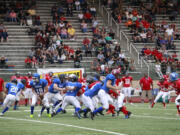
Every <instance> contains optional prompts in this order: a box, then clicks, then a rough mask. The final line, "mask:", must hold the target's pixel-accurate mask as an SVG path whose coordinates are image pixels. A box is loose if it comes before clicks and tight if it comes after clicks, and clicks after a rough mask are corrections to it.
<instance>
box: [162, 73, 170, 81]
mask: <svg viewBox="0 0 180 135" xmlns="http://www.w3.org/2000/svg"><path fill="white" fill-rule="evenodd" d="M163 78H164V80H165V81H169V73H166V75H163Z"/></svg>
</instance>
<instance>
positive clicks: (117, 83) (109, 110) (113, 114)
mask: <svg viewBox="0 0 180 135" xmlns="http://www.w3.org/2000/svg"><path fill="white" fill-rule="evenodd" d="M121 84H122V82H121V79H120V78H119V77H118V78H117V79H116V81H115V85H116V86H121ZM109 95H111V97H113V98H114V99H117V98H118V95H117V94H116V93H115V92H113V91H112V90H110V91H109ZM114 110H115V106H114V105H112V104H109V109H108V111H107V114H110V113H112V116H115V111H114Z"/></svg>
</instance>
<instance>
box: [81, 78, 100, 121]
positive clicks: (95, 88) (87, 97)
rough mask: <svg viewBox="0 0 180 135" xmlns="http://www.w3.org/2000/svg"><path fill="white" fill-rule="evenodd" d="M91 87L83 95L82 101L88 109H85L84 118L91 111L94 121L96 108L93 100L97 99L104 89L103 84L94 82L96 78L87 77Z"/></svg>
mask: <svg viewBox="0 0 180 135" xmlns="http://www.w3.org/2000/svg"><path fill="white" fill-rule="evenodd" d="M86 82H87V83H88V84H89V85H88V87H87V89H86V91H85V93H84V94H83V95H82V101H83V104H84V105H85V106H86V107H87V108H86V109H84V112H85V113H84V116H85V117H86V115H87V112H88V111H89V110H90V111H91V119H92V120H93V117H94V114H93V112H94V109H95V106H94V104H93V100H92V98H93V97H95V96H96V95H97V94H98V92H99V90H100V89H101V87H102V82H100V81H98V80H94V78H93V77H92V76H88V77H87V81H86Z"/></svg>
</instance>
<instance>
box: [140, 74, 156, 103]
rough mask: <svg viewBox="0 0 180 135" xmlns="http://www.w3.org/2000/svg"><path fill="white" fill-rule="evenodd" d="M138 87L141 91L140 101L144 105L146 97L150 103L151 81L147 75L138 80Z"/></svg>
mask: <svg viewBox="0 0 180 135" xmlns="http://www.w3.org/2000/svg"><path fill="white" fill-rule="evenodd" d="M139 85H140V86H141V90H142V98H141V101H142V103H144V101H145V98H146V96H147V97H148V99H149V103H150V104H151V103H152V89H153V81H152V79H151V78H150V77H148V75H147V74H144V77H143V78H141V79H140V81H139Z"/></svg>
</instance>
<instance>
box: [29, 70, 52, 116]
mask: <svg viewBox="0 0 180 135" xmlns="http://www.w3.org/2000/svg"><path fill="white" fill-rule="evenodd" d="M30 86H31V87H32V92H33V95H32V103H31V115H30V117H31V118H33V117H34V115H33V114H34V106H35V105H36V102H37V100H38V99H39V100H41V101H42V99H43V97H44V95H45V94H46V93H47V92H48V82H47V81H46V80H45V79H40V75H39V74H37V73H35V74H33V80H32V81H31V82H30ZM43 109H44V106H43V107H42V109H41V110H43ZM46 109H47V114H48V116H49V117H51V115H50V114H49V108H46Z"/></svg>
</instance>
